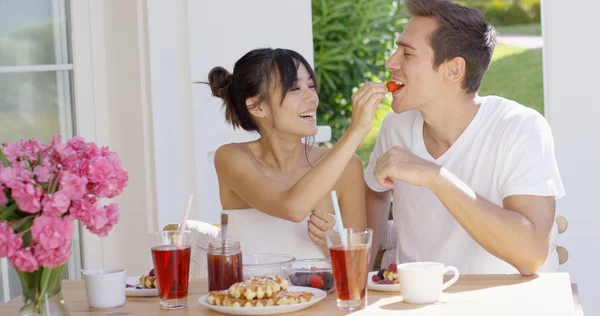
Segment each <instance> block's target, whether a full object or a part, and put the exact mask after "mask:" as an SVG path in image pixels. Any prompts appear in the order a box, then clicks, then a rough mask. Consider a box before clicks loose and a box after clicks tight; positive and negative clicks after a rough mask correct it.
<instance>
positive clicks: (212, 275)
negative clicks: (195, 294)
mask: <svg viewBox="0 0 600 316" xmlns="http://www.w3.org/2000/svg"><path fill="white" fill-rule="evenodd" d="M207 261H208V290H209V291H221V290H227V289H229V287H230V286H231V285H233V284H235V283H237V282H242V281H243V278H244V276H243V267H242V249H241V248H240V243H239V242H238V241H230V240H227V241H225V244H223V242H222V241H213V242H211V243H210V245H209V246H208V258H207Z"/></svg>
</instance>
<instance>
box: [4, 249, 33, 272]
mask: <svg viewBox="0 0 600 316" xmlns="http://www.w3.org/2000/svg"><path fill="white" fill-rule="evenodd" d="M8 261H9V262H10V264H11V265H12V266H13V267H15V268H17V269H18V270H19V271H22V272H33V271H35V270H37V269H38V268H39V264H38V262H37V260H35V257H34V256H33V254H32V253H31V250H29V249H19V250H18V251H16V252H15V253H13V255H12V256H10V257H9V258H8Z"/></svg>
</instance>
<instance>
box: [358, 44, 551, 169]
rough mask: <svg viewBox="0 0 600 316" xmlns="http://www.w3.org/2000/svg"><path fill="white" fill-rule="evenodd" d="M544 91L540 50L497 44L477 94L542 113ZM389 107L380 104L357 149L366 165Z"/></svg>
mask: <svg viewBox="0 0 600 316" xmlns="http://www.w3.org/2000/svg"><path fill="white" fill-rule="evenodd" d="M543 93H544V87H543V76H542V51H541V50H527V49H524V48H520V47H513V46H506V45H497V46H496V50H495V52H494V56H493V59H492V65H491V66H490V69H489V71H488V73H487V74H486V75H485V77H484V80H483V84H482V86H481V90H480V92H479V95H482V96H484V95H491V94H493V95H499V96H502V97H505V98H508V99H512V100H515V101H517V102H519V103H521V104H523V105H525V106H529V107H531V108H534V109H536V110H537V111H539V112H540V113H542V114H543V113H544V94H543ZM390 110H391V109H390V107H389V105H382V106H381V107H380V112H379V113H378V115H377V117H376V118H375V121H374V123H373V129H372V130H371V132H370V133H369V134H368V135H367V136H366V137H365V139H364V141H363V143H362V145H361V146H360V147H359V148H358V151H357V154H358V155H359V157H360V158H361V160H362V161H363V164H364V165H365V166H366V164H367V163H368V162H369V155H370V154H371V151H372V150H373V146H374V145H375V139H376V138H377V134H378V133H379V129H380V127H381V121H382V120H383V118H384V117H385V114H386V113H387V112H389V111H390Z"/></svg>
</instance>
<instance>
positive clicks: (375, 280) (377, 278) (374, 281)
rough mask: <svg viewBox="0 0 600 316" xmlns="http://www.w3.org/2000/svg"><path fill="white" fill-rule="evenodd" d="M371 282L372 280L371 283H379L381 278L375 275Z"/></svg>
mask: <svg viewBox="0 0 600 316" xmlns="http://www.w3.org/2000/svg"><path fill="white" fill-rule="evenodd" d="M372 280H373V283H377V282H379V281H381V278H380V277H379V276H378V275H377V274H373V277H372Z"/></svg>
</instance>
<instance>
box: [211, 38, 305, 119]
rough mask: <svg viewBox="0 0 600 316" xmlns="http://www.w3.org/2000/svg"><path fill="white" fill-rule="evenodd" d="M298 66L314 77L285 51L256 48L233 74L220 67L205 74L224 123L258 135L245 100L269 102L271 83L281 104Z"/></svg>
mask: <svg viewBox="0 0 600 316" xmlns="http://www.w3.org/2000/svg"><path fill="white" fill-rule="evenodd" d="M300 63H302V64H303V65H304V67H306V69H307V70H308V73H309V74H310V77H311V78H312V79H313V80H314V81H315V85H316V84H317V82H316V76H315V73H314V71H313V69H312V67H311V66H310V65H309V64H308V62H307V61H306V59H304V57H302V55H300V54H298V53H297V52H295V51H293V50H289V49H281V48H277V49H272V48H260V49H254V50H252V51H250V52H248V53H247V54H246V55H244V56H243V57H242V58H240V60H238V61H237V62H236V63H235V66H234V67H233V73H229V71H227V70H226V69H225V68H223V67H215V68H213V69H212V70H211V71H210V72H209V74H208V84H209V86H210V89H211V91H212V95H213V96H215V97H218V98H221V99H223V106H224V107H225V119H226V120H227V122H228V123H229V124H231V125H232V126H233V127H234V128H238V127H241V128H243V129H244V130H246V131H258V125H257V124H256V122H255V121H254V119H253V118H252V115H251V114H250V111H249V110H248V107H247V106H246V99H247V98H251V97H256V96H258V97H259V102H263V101H272V100H271V93H272V91H271V88H272V87H273V84H274V83H278V84H279V86H280V87H281V100H280V102H283V99H284V98H285V95H286V94H287V93H288V91H290V90H291V89H293V88H294V86H295V85H296V81H297V80H298V68H299V67H300Z"/></svg>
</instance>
